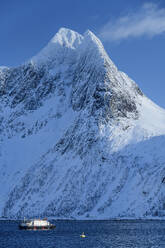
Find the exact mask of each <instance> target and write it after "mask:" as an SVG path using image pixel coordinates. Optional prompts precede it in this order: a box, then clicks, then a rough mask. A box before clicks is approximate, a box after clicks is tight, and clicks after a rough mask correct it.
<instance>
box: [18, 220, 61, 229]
mask: <svg viewBox="0 0 165 248" xmlns="http://www.w3.org/2000/svg"><path fill="white" fill-rule="evenodd" d="M55 227H56V226H55V225H53V224H51V223H50V222H49V221H48V220H47V219H33V220H25V219H24V221H23V222H21V223H20V224H19V228H20V229H24V230H49V229H54V228H55Z"/></svg>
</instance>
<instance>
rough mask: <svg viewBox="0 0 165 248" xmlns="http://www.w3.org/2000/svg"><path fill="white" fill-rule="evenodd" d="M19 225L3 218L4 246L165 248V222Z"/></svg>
mask: <svg viewBox="0 0 165 248" xmlns="http://www.w3.org/2000/svg"><path fill="white" fill-rule="evenodd" d="M18 224H19V223H18V222H16V221H0V248H22V247H23V248H29V247H30V248H45V247H46V248H163V247H165V221H156V220H155V221H133V220H129V221H124V220H123V221H56V226H57V227H56V229H54V230H49V231H47V230H45V231H25V230H19V229H18ZM82 232H85V234H86V238H80V234H81V233H82Z"/></svg>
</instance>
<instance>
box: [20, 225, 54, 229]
mask: <svg viewBox="0 0 165 248" xmlns="http://www.w3.org/2000/svg"><path fill="white" fill-rule="evenodd" d="M54 228H56V226H55V225H51V226H21V225H19V229H20V230H52V229H54Z"/></svg>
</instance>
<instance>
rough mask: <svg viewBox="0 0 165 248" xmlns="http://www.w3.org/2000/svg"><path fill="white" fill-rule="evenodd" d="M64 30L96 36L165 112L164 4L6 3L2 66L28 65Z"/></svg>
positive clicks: (0, 16)
mask: <svg viewBox="0 0 165 248" xmlns="http://www.w3.org/2000/svg"><path fill="white" fill-rule="evenodd" d="M60 27H67V28H70V29H73V30H75V31H77V32H79V33H81V34H83V33H84V32H85V31H86V30H87V29H90V30H91V31H92V32H94V33H95V34H96V35H97V36H98V37H99V38H100V39H101V41H102V42H103V45H104V47H105V49H106V51H107V52H108V54H109V56H110V58H111V59H112V60H113V61H114V63H115V64H116V66H117V67H118V68H119V69H120V70H122V71H124V72H126V73H127V74H128V75H129V76H130V77H131V78H132V79H134V80H135V81H136V83H137V84H138V85H139V86H140V88H141V89H142V91H143V92H144V93H145V94H146V95H147V96H148V97H149V98H151V99H152V100H153V101H154V102H156V103H157V104H159V105H160V106H162V107H164V108H165V97H164V92H165V82H164V81H165V68H164V64H165V63H164V58H165V48H164V44H165V1H164V0H155V1H154V0H152V1H144V0H58V1H57V0H28V1H27V0H5V1H3V0H0V34H1V36H0V65H2V66H4V65H6V66H17V65H19V64H22V63H23V62H24V61H26V60H28V59H29V58H31V57H32V56H33V55H35V54H36V53H37V52H39V51H40V50H41V49H42V48H43V47H44V46H45V45H46V44H47V43H48V41H49V40H50V39H51V38H52V36H54V34H55V33H56V32H57V31H58V29H59V28H60Z"/></svg>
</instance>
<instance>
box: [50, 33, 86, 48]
mask: <svg viewBox="0 0 165 248" xmlns="http://www.w3.org/2000/svg"><path fill="white" fill-rule="evenodd" d="M82 39H83V36H82V35H80V34H79V33H77V32H75V31H73V30H71V29H68V28H60V29H59V31H58V32H57V33H56V34H55V36H54V37H53V38H52V39H51V41H50V43H59V44H61V45H62V46H66V47H71V48H74V47H75V46H77V45H78V44H80V43H81V40H82Z"/></svg>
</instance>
